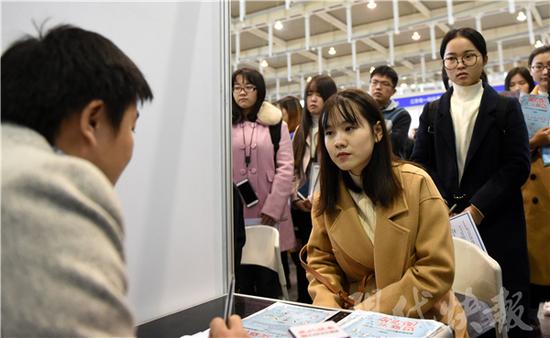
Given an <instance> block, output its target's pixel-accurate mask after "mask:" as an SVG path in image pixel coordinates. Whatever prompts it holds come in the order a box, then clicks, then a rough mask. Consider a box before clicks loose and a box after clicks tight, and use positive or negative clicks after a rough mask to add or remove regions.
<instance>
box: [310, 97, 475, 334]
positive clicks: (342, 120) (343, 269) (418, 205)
mask: <svg viewBox="0 0 550 338" xmlns="http://www.w3.org/2000/svg"><path fill="white" fill-rule="evenodd" d="M319 133H320V135H321V137H320V138H319V148H320V162H321V173H320V179H319V182H320V191H319V193H316V195H315V198H314V200H313V210H312V218H313V229H312V232H311V236H310V238H309V242H308V244H307V265H306V268H307V269H308V279H309V282H310V284H309V293H310V295H311V297H312V298H313V304H314V305H320V306H328V307H335V308H340V307H351V306H353V307H354V308H355V309H357V310H365V311H376V312H382V313H386V314H391V315H399V316H406V317H415V318H430V319H433V318H435V319H436V320H438V321H441V322H443V323H446V324H448V325H450V326H452V327H453V329H454V330H455V334H456V337H467V331H466V326H467V325H466V324H467V323H466V317H465V314H464V311H463V309H462V307H461V305H460V303H459V302H458V300H457V299H456V297H455V295H454V294H453V292H452V291H451V285H452V283H453V277H454V256H453V244H452V239H451V233H450V230H449V218H448V209H447V207H446V205H445V202H444V201H443V199H442V198H441V195H440V194H439V192H438V191H437V188H436V186H435V184H434V183H433V181H432V179H431V178H430V176H429V175H428V174H427V173H426V172H425V171H424V170H422V169H420V168H419V167H416V166H414V165H412V164H409V163H407V162H403V161H402V160H399V159H397V158H395V157H393V155H392V149H391V142H390V139H389V134H388V131H387V129H386V125H385V122H384V117H383V115H382V112H381V111H380V109H379V108H378V105H377V103H376V101H375V100H374V99H373V98H372V97H371V96H369V95H368V94H367V93H365V92H363V91H361V90H358V89H348V90H344V91H341V92H339V93H337V94H335V95H333V96H332V97H331V98H329V100H328V101H327V103H326V105H325V109H324V111H323V114H322V116H321V119H320V121H319ZM346 294H351V295H352V296H350V297H351V298H353V299H354V300H353V301H350V297H348V296H347V295H346Z"/></svg>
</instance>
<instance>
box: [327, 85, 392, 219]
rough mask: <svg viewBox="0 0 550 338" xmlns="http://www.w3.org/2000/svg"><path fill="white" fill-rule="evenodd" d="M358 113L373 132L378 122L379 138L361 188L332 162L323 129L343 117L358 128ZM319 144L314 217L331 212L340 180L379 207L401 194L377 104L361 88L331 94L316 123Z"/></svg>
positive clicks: (388, 140) (364, 173)
mask: <svg viewBox="0 0 550 338" xmlns="http://www.w3.org/2000/svg"><path fill="white" fill-rule="evenodd" d="M358 114H360V115H361V116H362V117H363V118H364V119H365V120H367V122H368V124H369V127H370V128H371V130H372V131H373V133H374V125H375V124H376V123H379V125H380V127H381V128H382V138H381V140H380V141H378V142H377V143H375V144H374V148H373V151H372V155H371V158H370V161H369V163H368V164H367V166H366V167H365V168H364V169H363V172H362V173H361V176H362V179H363V186H362V187H357V186H356V185H355V183H354V182H353V180H352V178H351V176H350V175H349V173H348V172H347V171H342V170H340V168H338V166H337V165H336V164H335V163H334V162H333V161H332V159H331V158H330V155H329V153H328V150H327V147H326V144H325V138H324V134H325V130H326V129H327V126H328V124H329V123H331V121H334V120H335V119H338V118H343V119H344V120H345V121H347V122H349V123H350V124H352V125H358V123H359V122H358ZM319 144H320V148H321V159H320V162H321V170H320V177H319V182H320V200H319V208H318V209H317V212H318V214H317V216H319V215H321V214H322V213H323V212H325V211H327V212H328V213H333V212H334V211H335V210H336V208H335V206H336V204H337V202H338V197H339V193H338V190H339V181H340V177H341V178H342V179H343V181H344V184H345V185H346V186H347V187H348V188H349V189H351V190H352V191H361V190H363V191H364V192H365V194H366V195H367V196H368V197H369V198H370V199H371V200H372V201H373V202H374V203H375V204H378V205H382V206H384V207H388V206H389V205H391V203H392V202H393V201H394V200H395V198H397V196H398V195H399V193H400V192H401V191H402V187H401V184H400V182H399V179H398V178H397V175H396V174H395V172H394V171H393V169H392V167H393V165H394V164H393V162H400V161H399V160H397V159H394V157H393V153H392V149H391V142H390V138H389V137H388V131H387V129H386V124H385V123H384V117H383V115H382V112H381V110H380V109H379V108H378V105H377V103H376V101H375V100H374V99H373V98H372V97H371V96H370V95H369V94H367V93H365V92H364V91H362V90H360V89H346V90H343V91H341V92H339V93H337V94H335V95H333V96H332V97H331V98H330V99H329V100H328V101H327V102H326V104H325V106H324V109H323V113H322V115H321V119H320V121H319Z"/></svg>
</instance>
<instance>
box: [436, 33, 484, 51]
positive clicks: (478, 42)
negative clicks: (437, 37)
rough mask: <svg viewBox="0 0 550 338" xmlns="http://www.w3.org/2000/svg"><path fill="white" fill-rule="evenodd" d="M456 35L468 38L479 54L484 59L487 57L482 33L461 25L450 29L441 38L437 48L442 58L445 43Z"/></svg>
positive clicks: (445, 46)
mask: <svg viewBox="0 0 550 338" xmlns="http://www.w3.org/2000/svg"><path fill="white" fill-rule="evenodd" d="M456 37H463V38H466V39H468V40H470V42H471V43H472V44H473V45H474V46H475V47H476V49H477V50H478V51H479V52H480V53H481V55H482V56H483V57H484V58H485V59H486V58H487V43H486V42H485V39H484V38H483V35H481V33H479V32H478V31H476V30H475V29H473V28H470V27H463V28H458V29H451V30H450V31H448V32H447V34H445V36H444V37H443V40H441V47H440V48H439V55H441V58H442V59H443V58H444V56H445V49H447V44H448V43H449V42H450V41H451V40H452V39H454V38H456Z"/></svg>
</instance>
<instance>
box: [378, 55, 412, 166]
mask: <svg viewBox="0 0 550 338" xmlns="http://www.w3.org/2000/svg"><path fill="white" fill-rule="evenodd" d="M397 80H398V77H397V73H396V72H395V70H393V68H391V67H388V66H378V67H376V68H375V69H374V70H373V71H372V72H371V74H370V86H369V94H370V95H371V96H372V97H373V98H374V100H376V102H377V103H378V106H379V108H380V109H381V110H382V112H383V113H384V119H385V120H386V126H387V127H388V130H389V131H390V132H391V143H392V148H393V153H394V154H395V155H397V156H398V157H401V158H407V157H408V156H407V149H409V148H411V147H410V145H409V143H410V142H412V141H411V140H409V127H410V126H411V115H410V114H409V112H408V111H407V110H406V109H405V108H403V107H401V106H399V105H398V104H397V102H395V101H394V100H392V99H391V97H392V96H393V95H394V94H395V88H396V87H397Z"/></svg>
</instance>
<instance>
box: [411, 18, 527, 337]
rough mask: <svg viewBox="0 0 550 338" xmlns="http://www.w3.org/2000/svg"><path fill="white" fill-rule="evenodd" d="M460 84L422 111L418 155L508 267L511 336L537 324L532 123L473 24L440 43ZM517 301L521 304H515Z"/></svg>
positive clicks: (455, 82)
mask: <svg viewBox="0 0 550 338" xmlns="http://www.w3.org/2000/svg"><path fill="white" fill-rule="evenodd" d="M440 55H441V58H442V63H443V66H444V69H445V72H446V73H447V76H448V77H449V80H450V81H451V82H452V83H453V85H452V87H450V89H448V90H447V92H446V93H444V94H443V95H442V96H441V97H440V98H439V100H436V101H434V102H431V103H429V104H426V105H425V106H424V110H423V112H422V114H421V116H420V125H419V127H418V130H417V133H416V143H415V146H414V150H413V154H412V157H411V159H412V160H413V161H415V162H418V163H420V164H421V165H422V166H424V167H425V168H426V169H427V171H428V172H429V173H430V175H431V176H432V178H433V179H434V181H435V183H436V184H437V188H438V189H439V191H440V192H441V194H442V196H443V198H444V199H445V200H446V202H447V204H448V205H449V206H453V205H456V208H455V210H454V211H455V213H460V212H469V213H470V214H471V215H472V218H473V220H474V222H475V223H476V225H477V227H478V230H479V233H480V235H481V238H482V239H483V242H484V243H485V247H486V248H487V252H488V253H489V255H490V256H491V257H492V258H494V259H495V260H496V261H497V262H498V263H499V264H500V267H501V269H502V278H503V284H504V287H505V289H506V291H504V295H505V296H506V297H507V300H508V302H507V304H509V305H511V306H510V308H509V310H510V311H516V312H514V313H519V310H517V309H523V310H522V311H523V316H520V315H519V314H518V315H517V316H510V317H509V319H510V320H511V322H510V323H509V324H510V326H511V327H513V328H514V330H513V331H511V333H510V335H511V336H513V337H521V336H522V335H523V334H526V333H528V331H529V330H530V327H529V326H528V325H527V323H528V321H527V319H526V313H527V308H528V304H529V261H528V258H527V239H526V230H525V216H524V212H523V202H522V197H521V186H522V185H523V183H524V182H525V180H526V179H527V177H528V175H529V144H528V141H529V140H528V136H527V127H526V124H525V121H524V119H523V116H522V113H521V108H520V105H519V102H518V100H517V99H515V98H510V97H504V96H500V95H498V94H497V92H496V91H495V90H493V89H492V88H491V87H490V86H489V85H487V84H486V83H483V81H482V80H481V76H482V73H483V68H484V66H485V64H486V63H487V46H486V43H485V39H484V38H483V36H482V35H481V34H480V33H479V32H477V31H476V30H474V29H472V28H460V29H452V30H450V31H449V32H447V34H446V35H445V36H444V37H443V39H442V41H441V47H440ZM512 305H513V308H512Z"/></svg>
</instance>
